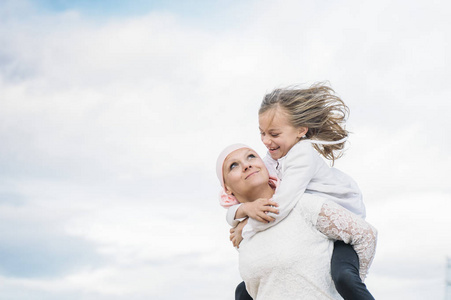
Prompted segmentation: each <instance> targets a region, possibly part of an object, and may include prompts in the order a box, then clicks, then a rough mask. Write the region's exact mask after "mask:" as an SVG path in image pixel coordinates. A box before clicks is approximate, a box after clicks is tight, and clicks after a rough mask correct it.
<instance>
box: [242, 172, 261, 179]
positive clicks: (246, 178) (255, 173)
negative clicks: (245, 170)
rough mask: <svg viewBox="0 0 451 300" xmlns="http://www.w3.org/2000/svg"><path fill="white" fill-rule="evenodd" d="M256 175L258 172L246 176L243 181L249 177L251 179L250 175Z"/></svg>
mask: <svg viewBox="0 0 451 300" xmlns="http://www.w3.org/2000/svg"><path fill="white" fill-rule="evenodd" d="M257 173H258V171H255V172H252V173H251V174H249V175H247V176H246V177H245V178H244V179H248V178H249V177H251V176H252V175H254V174H257Z"/></svg>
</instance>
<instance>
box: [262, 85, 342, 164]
mask: <svg viewBox="0 0 451 300" xmlns="http://www.w3.org/2000/svg"><path fill="white" fill-rule="evenodd" d="M273 108H281V109H283V110H284V112H285V113H287V115H288V117H289V120H290V122H291V125H292V126H293V127H296V128H297V127H307V128H308V131H307V133H306V138H307V139H311V140H320V141H327V142H333V141H339V140H341V139H343V138H345V137H347V136H348V134H349V132H348V131H347V130H346V129H345V128H344V126H345V122H346V119H347V116H348V114H349V108H348V107H347V106H346V104H345V103H344V102H343V100H341V99H340V98H339V97H338V96H336V95H335V92H334V90H333V89H332V88H330V87H328V86H326V85H325V84H324V83H315V84H313V85H312V86H311V87H310V88H307V89H299V88H297V87H288V88H281V89H275V90H274V91H272V92H271V93H269V94H267V95H266V96H265V97H264V98H263V101H262V104H261V106H260V110H259V111H258V113H259V115H261V114H262V113H264V112H266V111H268V110H270V109H273ZM344 144H345V142H342V143H339V144H332V145H321V144H315V143H313V147H315V149H316V150H317V151H318V152H319V153H320V154H321V155H322V156H324V157H325V158H327V159H329V160H332V164H333V163H334V161H335V159H338V158H340V157H341V156H342V155H343V151H342V150H343V148H344Z"/></svg>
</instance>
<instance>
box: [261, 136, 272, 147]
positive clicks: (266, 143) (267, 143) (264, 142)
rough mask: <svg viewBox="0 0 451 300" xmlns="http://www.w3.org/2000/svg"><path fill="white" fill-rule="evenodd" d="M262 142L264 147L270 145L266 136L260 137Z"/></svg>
mask: <svg viewBox="0 0 451 300" xmlns="http://www.w3.org/2000/svg"><path fill="white" fill-rule="evenodd" d="M262 142H263V144H265V145H266V146H268V145H269V144H271V140H270V138H269V137H268V136H262Z"/></svg>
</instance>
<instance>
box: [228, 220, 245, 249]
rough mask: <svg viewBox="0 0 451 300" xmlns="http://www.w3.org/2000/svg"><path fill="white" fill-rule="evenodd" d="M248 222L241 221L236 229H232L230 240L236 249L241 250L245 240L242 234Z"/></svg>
mask: <svg viewBox="0 0 451 300" xmlns="http://www.w3.org/2000/svg"><path fill="white" fill-rule="evenodd" d="M247 220H248V219H246V220H244V221H241V222H240V223H238V225H236V227H233V228H232V229H230V240H231V241H232V244H233V246H234V247H237V248H239V246H240V243H241V241H242V240H243V236H242V234H241V233H242V232H243V228H244V226H245V225H246V224H247Z"/></svg>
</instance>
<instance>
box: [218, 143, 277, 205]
mask: <svg viewBox="0 0 451 300" xmlns="http://www.w3.org/2000/svg"><path fill="white" fill-rule="evenodd" d="M242 148H248V149H251V150H253V149H252V148H251V147H249V146H247V145H245V144H232V145H230V146H227V147H226V148H225V149H224V150H222V152H221V153H220V154H219V156H218V159H217V160H216V175H217V176H218V179H219V183H220V184H221V186H222V189H221V192H220V193H219V204H220V205H221V206H222V207H224V208H229V207H231V206H233V205H236V204H240V202H239V201H238V200H237V199H236V198H235V196H233V195H230V194H227V193H226V191H225V189H224V175H223V173H222V168H223V166H224V161H225V159H226V158H227V156H228V155H229V154H230V153H232V152H233V151H236V150H239V149H242ZM269 185H270V186H271V187H272V188H273V189H276V188H277V186H278V185H279V179H278V178H275V177H269Z"/></svg>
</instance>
